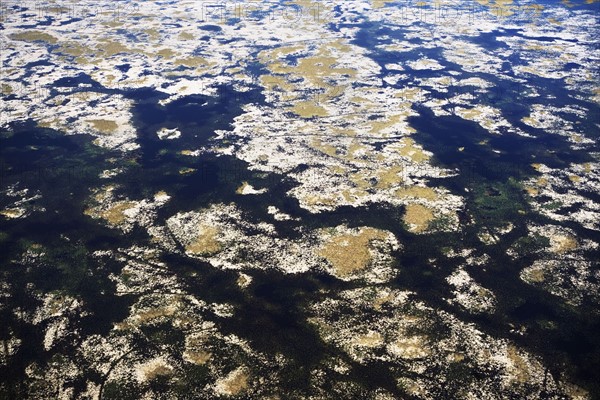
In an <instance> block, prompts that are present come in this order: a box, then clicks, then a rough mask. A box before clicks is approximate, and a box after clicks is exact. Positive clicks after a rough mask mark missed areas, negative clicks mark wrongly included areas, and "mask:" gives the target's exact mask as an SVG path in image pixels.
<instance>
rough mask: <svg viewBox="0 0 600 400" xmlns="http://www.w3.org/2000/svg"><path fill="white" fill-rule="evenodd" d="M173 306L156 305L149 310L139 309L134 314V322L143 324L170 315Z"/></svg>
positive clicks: (171, 314) (173, 310) (173, 311)
mask: <svg viewBox="0 0 600 400" xmlns="http://www.w3.org/2000/svg"><path fill="white" fill-rule="evenodd" d="M175 311H176V308H175V307H170V306H169V307H157V308H151V309H149V310H145V311H140V312H138V313H137V314H136V315H135V319H136V322H137V323H138V324H139V325H144V324H147V323H149V322H152V321H153V320H155V319H157V318H162V317H172V316H173V315H174V314H175Z"/></svg>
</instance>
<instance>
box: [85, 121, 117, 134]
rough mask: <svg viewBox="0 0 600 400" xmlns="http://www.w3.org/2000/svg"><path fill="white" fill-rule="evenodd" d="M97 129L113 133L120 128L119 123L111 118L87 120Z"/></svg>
mask: <svg viewBox="0 0 600 400" xmlns="http://www.w3.org/2000/svg"><path fill="white" fill-rule="evenodd" d="M87 122H89V123H90V124H92V126H93V127H94V129H95V130H97V131H98V132H101V133H105V134H108V133H113V132H115V131H116V130H117V129H118V128H119V124H117V122H116V121H113V120H110V119H89V120H87Z"/></svg>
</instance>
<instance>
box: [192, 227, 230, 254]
mask: <svg viewBox="0 0 600 400" xmlns="http://www.w3.org/2000/svg"><path fill="white" fill-rule="evenodd" d="M199 231H200V232H199V234H198V237H196V239H195V240H194V241H193V242H192V243H190V244H189V245H187V246H186V248H185V250H186V251H187V252H189V253H192V254H196V255H203V256H208V255H212V254H216V253H218V252H220V251H221V250H223V244H222V243H221V242H220V241H219V240H218V237H219V230H218V229H217V228H216V227H214V226H207V225H200V227H199Z"/></svg>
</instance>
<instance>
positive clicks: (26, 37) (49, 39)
mask: <svg viewBox="0 0 600 400" xmlns="http://www.w3.org/2000/svg"><path fill="white" fill-rule="evenodd" d="M10 38H11V39H13V40H22V41H25V42H35V41H42V42H46V43H50V44H55V43H56V42H57V41H58V39H56V38H55V37H54V36H52V35H50V34H49V33H46V32H41V31H24V32H19V33H13V34H11V35H10Z"/></svg>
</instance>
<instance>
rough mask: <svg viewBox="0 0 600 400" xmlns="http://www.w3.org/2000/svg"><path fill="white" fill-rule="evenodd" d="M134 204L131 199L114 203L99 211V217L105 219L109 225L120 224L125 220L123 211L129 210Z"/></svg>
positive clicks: (125, 216)
mask: <svg viewBox="0 0 600 400" xmlns="http://www.w3.org/2000/svg"><path fill="white" fill-rule="evenodd" d="M135 206H136V203H134V202H132V201H123V202H119V203H115V204H114V205H113V206H112V207H111V208H109V209H108V210H106V211H103V212H102V213H101V215H100V216H101V217H102V218H103V219H105V220H107V221H108V222H109V223H110V224H111V225H120V224H122V223H123V222H125V221H126V220H127V215H125V211H127V210H130V209H132V208H134V207H135ZM88 215H89V214H88Z"/></svg>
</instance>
